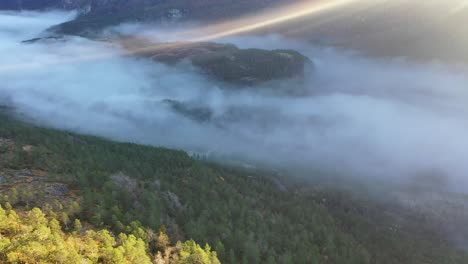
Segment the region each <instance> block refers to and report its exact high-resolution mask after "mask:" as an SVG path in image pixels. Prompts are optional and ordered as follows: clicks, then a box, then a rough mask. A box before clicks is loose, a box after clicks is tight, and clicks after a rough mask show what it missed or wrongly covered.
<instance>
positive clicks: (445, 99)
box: [0, 13, 468, 191]
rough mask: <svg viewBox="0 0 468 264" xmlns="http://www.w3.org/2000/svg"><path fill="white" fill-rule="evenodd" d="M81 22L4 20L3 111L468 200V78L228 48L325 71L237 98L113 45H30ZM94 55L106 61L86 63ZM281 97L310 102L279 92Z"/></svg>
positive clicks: (337, 56) (257, 41)
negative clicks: (421, 185) (440, 184)
mask: <svg viewBox="0 0 468 264" xmlns="http://www.w3.org/2000/svg"><path fill="white" fill-rule="evenodd" d="M72 16H73V14H68V13H67V14H64V13H42V14H39V13H0V52H1V53H2V62H1V64H0V68H3V70H0V79H1V80H2V82H1V83H0V95H1V96H0V100H3V104H8V105H11V106H13V107H15V108H16V109H17V111H18V112H20V113H22V114H24V115H25V116H26V117H28V118H30V119H32V120H35V122H38V123H40V124H43V125H47V126H51V127H56V128H61V129H67V130H72V131H76V132H79V133H88V134H93V135H99V136H104V137H107V138H111V139H115V140H121V141H131V142H138V143H144V144H152V145H161V146H167V147H172V148H181V149H185V150H192V151H198V152H203V153H212V154H213V155H215V156H222V157H231V158H240V157H242V158H243V159H245V160H250V161H252V163H255V162H263V163H266V164H270V165H273V166H279V167H281V166H295V167H303V168H311V169H317V168H320V169H330V170H333V171H338V172H340V173H343V174H346V175H352V176H353V177H362V178H366V179H379V180H384V179H385V180H389V181H398V182H405V181H411V180H410V179H412V178H413V177H420V176H421V175H425V174H434V173H437V175H440V176H441V177H444V179H446V180H447V183H448V184H449V185H450V186H453V187H454V188H456V189H457V190H461V191H468V185H467V184H468V177H467V176H466V175H467V173H468V163H466V162H465V159H466V157H467V156H468V140H466V134H467V132H468V104H467V103H466V102H467V101H468V77H467V76H468V75H467V74H466V69H465V67H464V66H463V65H443V64H437V63H432V64H416V63H411V62H407V61H404V60H401V59H373V58H368V57H364V56H360V55H359V54H355V53H352V52H348V51H342V50H336V49H326V48H316V47H313V46H310V45H306V44H303V43H299V42H294V41H291V40H286V39H283V38H281V37H279V36H263V37H255V36H253V37H242V38H230V39H224V40H221V41H223V42H229V43H234V44H237V45H239V46H240V47H256V48H265V49H273V48H292V49H296V50H299V51H301V52H302V53H303V54H305V55H307V56H308V57H309V58H311V59H312V60H313V61H314V64H315V68H314V69H313V70H312V69H311V70H310V71H308V72H307V76H306V77H305V80H303V81H297V80H296V81H283V82H278V83H271V84H266V85H264V86H265V87H249V88H244V89H232V88H231V89H226V88H225V87H223V84H221V83H219V82H214V81H212V80H210V79H209V78H208V77H207V76H204V75H201V74H199V73H198V72H197V71H195V70H194V69H192V68H191V67H190V66H189V65H179V66H176V67H169V66H165V65H162V64H157V63H154V62H152V61H149V60H146V59H142V58H131V57H119V56H112V57H108V56H106V57H105V58H99V54H115V55H118V54H119V53H121V51H122V50H121V49H120V48H119V47H118V46H117V45H114V44H110V43H107V42H97V41H91V40H87V39H83V38H79V37H67V38H66V39H63V40H45V41H39V42H36V43H31V44H24V43H21V40H24V39H29V38H34V37H35V36H37V35H38V34H40V32H41V31H42V30H44V29H46V28H47V27H48V26H50V25H53V24H56V23H59V22H62V21H63V20H64V17H65V18H71V17H72ZM135 28H140V27H138V26H135V27H131V26H127V27H125V30H126V31H125V33H127V34H129V33H132V32H134V29H135ZM161 32H162V33H161ZM163 33H164V31H160V32H159V34H160V36H158V38H160V39H161V38H164V34H163ZM145 36H148V31H145ZM92 54H96V58H95V59H86V60H79V59H77V58H80V57H83V56H88V57H89V56H90V55H92ZM25 65H26V66H25ZM31 65H32V66H31ZM34 65H35V66H34ZM44 65H45V66H44ZM282 89H288V90H291V89H298V90H301V91H302V92H301V93H300V94H301V95H300V96H299V95H297V94H296V95H287V94H285V93H282V92H278V93H277V92H275V91H278V90H282ZM2 98H3V99H2ZM165 99H171V100H178V101H180V102H184V103H187V104H189V105H192V106H194V107H200V108H203V109H208V108H209V109H210V110H211V111H212V116H213V118H212V121H210V122H198V121H196V120H193V119H191V118H189V117H187V116H184V115H181V114H180V113H177V112H175V111H173V110H172V108H171V107H170V106H168V104H167V103H165V102H164V100H165ZM233 113H234V114H233Z"/></svg>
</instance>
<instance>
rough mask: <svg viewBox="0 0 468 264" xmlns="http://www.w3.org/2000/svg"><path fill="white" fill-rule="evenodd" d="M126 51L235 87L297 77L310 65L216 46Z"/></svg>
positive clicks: (289, 53)
mask: <svg viewBox="0 0 468 264" xmlns="http://www.w3.org/2000/svg"><path fill="white" fill-rule="evenodd" d="M125 45H126V47H127V48H128V49H129V50H135V52H136V53H137V54H138V55H140V56H144V57H148V58H151V59H152V60H154V61H157V62H163V63H166V64H176V63H179V62H182V61H189V62H191V63H192V64H193V65H194V66H195V67H196V68H198V69H199V70H200V71H202V72H203V73H205V74H208V75H209V76H212V77H213V78H214V79H217V80H220V81H223V82H227V83H231V84H236V85H255V84H260V83H263V82H268V81H273V80H280V79H288V78H294V77H301V76H302V75H303V74H304V70H305V67H306V65H307V64H309V65H311V64H312V62H311V61H310V60H309V59H308V58H307V57H305V56H303V55H302V54H300V53H299V52H296V51H294V50H262V49H239V48H237V47H236V46H234V45H230V44H218V43H166V44H159V45H152V46H150V48H147V46H144V45H142V44H141V43H140V44H139V45H141V46H135V45H134V43H133V44H132V45H129V44H128V43H127V44H124V46H125Z"/></svg>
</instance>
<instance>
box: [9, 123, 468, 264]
mask: <svg viewBox="0 0 468 264" xmlns="http://www.w3.org/2000/svg"><path fill="white" fill-rule="evenodd" d="M0 157H1V158H0V194H2V197H1V199H2V200H3V204H5V203H6V202H8V203H10V204H11V205H12V206H13V207H14V208H15V209H16V210H17V211H29V210H30V209H31V208H34V207H39V208H41V210H42V211H43V212H45V213H46V215H48V217H49V218H50V219H56V220H55V221H57V220H58V221H59V222H61V223H62V228H61V229H62V230H63V231H60V230H59V229H60V228H56V230H57V232H58V235H57V237H62V239H64V238H63V237H69V236H70V237H72V238H73V239H74V240H76V241H77V243H81V242H82V241H86V239H91V240H98V239H101V238H99V237H96V235H90V234H101V233H103V232H104V233H105V232H106V231H97V232H96V231H92V230H93V229H95V228H100V229H108V230H111V232H114V233H116V234H117V233H122V234H125V235H119V236H117V237H114V236H112V235H110V234H109V236H110V237H113V238H112V239H114V240H112V239H111V241H112V243H110V244H109V245H110V246H108V247H106V248H107V249H108V250H109V252H114V251H118V252H126V251H125V250H124V251H123V250H122V249H121V247H125V246H124V244H125V243H126V241H127V244H130V245H129V252H134V251H140V252H141V251H142V250H144V251H145V252H147V254H148V256H151V257H150V259H151V260H152V261H154V262H155V263H162V262H161V260H166V263H168V261H176V259H177V261H179V262H178V263H217V257H219V259H220V260H221V261H222V262H223V263H434V264H435V263H437V264H439V263H468V259H467V256H466V255H465V254H464V253H463V252H459V251H457V250H454V249H453V248H452V247H450V245H449V244H448V243H447V242H445V241H444V240H442V239H441V238H440V237H438V236H436V235H435V234H432V233H429V232H428V233H423V234H421V233H422V232H417V231H414V230H415V228H405V226H402V227H399V228H394V229H392V230H389V226H391V224H392V219H391V217H388V216H386V215H384V214H383V213H382V210H381V208H380V205H379V204H377V203H376V202H373V201H371V200H366V201H361V200H353V199H351V196H350V195H349V194H347V193H343V192H334V191H326V192H322V191H317V190H316V189H315V188H314V186H312V185H310V184H307V183H301V184H300V186H297V185H296V184H294V183H292V182H291V183H285V184H286V187H287V189H288V190H284V188H280V187H279V186H278V183H277V182H276V181H274V180H272V178H271V177H270V175H269V174H268V173H265V172H261V171H252V170H249V171H246V170H241V169H237V168H229V167H225V166H219V165H215V164H209V163H205V162H202V161H197V160H194V159H192V158H190V157H189V156H188V155H187V154H186V153H185V152H182V151H176V150H169V149H164V148H154V147H149V146H141V145H136V144H130V143H116V142H111V141H107V140H103V139H100V138H96V137H90V136H80V135H75V134H72V133H66V132H61V131H56V130H51V129H46V128H40V127H35V126H31V125H28V124H24V123H21V122H18V121H15V120H13V119H12V118H9V117H6V116H1V115H0ZM31 186H33V187H31ZM22 190H27V191H22ZM324 199H326V200H327V202H324ZM328 201H329V202H328ZM7 211H8V210H7ZM10 211H11V210H10ZM31 212H34V213H31ZM39 212H40V211H39V210H38V209H33V210H32V211H30V212H27V213H25V214H24V215H25V216H26V219H24V220H15V221H20V222H21V223H22V224H23V223H26V222H28V221H29V220H27V218H28V217H27V216H28V215H31V214H39ZM18 215H19V214H18ZM6 217H9V215H8V213H6ZM408 217H410V218H411V216H410V215H409V216H408ZM49 218H48V219H49ZM78 219H80V220H78ZM414 219H417V218H414ZM411 220H412V219H410V220H409V221H408V222H411ZM51 221H54V220H48V221H42V222H43V223H44V225H46V226H48V228H50V229H52V227H51V226H50V222H51ZM9 226H10V227H11V226H12V225H9V224H8V225H6V227H7V228H9ZM55 226H56V225H55ZM83 227H84V229H86V230H89V232H88V231H79V230H84V229H83ZM28 230H29V229H28ZM33 230H34V228H33ZM77 230H78V231H77ZM156 230H158V231H156ZM424 231H425V230H424ZM31 232H33V231H31ZM51 232H52V231H51ZM61 232H64V233H61ZM73 232H75V233H73ZM93 232H94V233H93ZM88 233H89V234H88ZM0 234H1V235H2V237H6V238H8V239H10V240H11V241H13V240H12V238H13V237H14V236H12V235H11V234H6V233H4V231H0ZM70 234H71V235H70ZM34 239H36V238H34ZM34 239H32V240H33V241H34ZM57 239H58V238H57ZM0 241H7V240H0ZM29 241H30V240H29ZM60 241H61V240H60ZM63 241H66V239H65V240H63ZM114 241H115V242H114ZM128 241H130V242H128ZM171 241H187V242H185V243H183V244H182V243H177V244H175V245H173V246H171ZM48 243H55V242H54V241H50V242H48ZM197 243H198V244H200V245H207V246H206V247H203V248H202V247H200V246H199V245H198V244H197ZM90 244H92V243H90ZM208 245H211V247H210V246H208ZM101 246H102V245H101ZM71 249H73V247H71ZM71 249H70V250H71ZM14 250H17V249H15V248H11V251H10V249H9V250H6V249H5V247H1V250H0V254H3V255H2V256H3V257H4V258H5V257H8V256H9V253H10V252H13V251H14ZM213 250H214V251H216V253H213ZM93 252H95V251H93ZM98 252H100V251H99V250H98ZM82 253H83V252H82ZM93 254H94V253H93ZM96 254H98V253H96ZM103 254H104V253H103ZM112 254H113V253H112ZM119 254H120V253H119ZM12 256H13V255H12ZM70 256H75V255H74V253H73V252H72V253H70ZM131 256H132V255H131V254H130V255H128V256H127V255H126V254H124V253H122V254H120V255H118V256H116V257H119V258H131ZM79 257H81V258H89V259H90V260H92V261H94V260H96V256H95V255H93V256H88V255H86V254H84V253H83V254H81V255H80V256H79ZM111 257H113V256H111ZM97 260H99V261H101V262H104V259H100V258H99V257H98V258H97ZM158 261H159V262H158ZM175 263H177V262H175Z"/></svg>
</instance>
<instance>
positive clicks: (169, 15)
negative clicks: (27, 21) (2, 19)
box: [0, 0, 298, 34]
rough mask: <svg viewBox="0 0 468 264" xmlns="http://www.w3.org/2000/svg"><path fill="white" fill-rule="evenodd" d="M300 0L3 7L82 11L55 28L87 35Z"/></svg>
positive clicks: (31, 0)
mask: <svg viewBox="0 0 468 264" xmlns="http://www.w3.org/2000/svg"><path fill="white" fill-rule="evenodd" d="M294 1H298V0H290V1H285V0H237V1H232V0H3V1H0V10H47V9H65V10H73V9H75V10H79V11H81V15H79V16H78V18H77V19H76V20H74V21H70V22H67V23H64V24H62V25H60V26H58V27H55V28H54V29H55V30H56V31H57V32H59V33H64V34H84V33H85V32H90V31H96V30H100V29H102V28H104V27H107V26H113V25H117V24H120V23H122V22H135V21H147V22H167V21H170V22H173V21H183V20H197V21H215V20H223V19H229V18H233V17H236V16H240V15H245V14H249V13H255V12H258V10H260V9H265V8H270V7H273V6H275V5H277V4H281V3H285V2H294Z"/></svg>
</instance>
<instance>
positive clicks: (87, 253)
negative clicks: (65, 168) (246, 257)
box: [0, 203, 219, 264]
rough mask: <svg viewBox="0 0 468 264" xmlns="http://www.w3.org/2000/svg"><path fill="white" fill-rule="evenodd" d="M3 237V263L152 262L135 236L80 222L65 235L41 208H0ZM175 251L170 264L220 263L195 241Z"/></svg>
mask: <svg viewBox="0 0 468 264" xmlns="http://www.w3.org/2000/svg"><path fill="white" fill-rule="evenodd" d="M7 207H10V206H9V204H8V203H7ZM0 234H1V236H0V261H1V262H2V263H5V262H8V263H109V264H110V263H112V264H116V263H129V264H130V263H141V264H150V263H153V262H152V261H151V256H150V255H149V254H148V247H149V246H148V244H147V243H145V241H143V239H141V238H137V237H136V236H135V235H133V234H130V235H127V234H124V233H121V234H120V235H118V236H117V237H115V236H114V235H113V234H112V233H110V232H109V231H107V230H105V229H104V230H99V231H94V230H92V229H89V230H86V231H85V229H84V228H83V227H82V225H81V224H80V221H79V220H78V219H75V225H74V228H73V231H71V232H64V231H63V230H62V227H61V226H60V223H59V221H58V220H57V219H55V218H50V217H49V218H48V217H46V215H45V214H44V213H43V212H42V211H41V210H40V209H38V208H34V209H32V210H30V211H27V212H22V213H17V212H15V211H14V210H12V209H8V210H4V209H3V208H2V207H1V206H0ZM174 248H175V251H173V252H172V256H171V263H180V264H186V263H207V264H208V263H209V264H211V263H212V264H216V263H219V260H218V258H217V256H216V253H215V252H212V251H211V249H210V247H209V246H207V247H206V248H205V249H203V248H201V247H200V245H198V244H196V243H195V242H194V241H192V240H190V241H187V242H185V243H183V244H182V243H180V242H178V244H177V245H176V246H175V247H174ZM158 258H160V259H162V257H161V253H159V254H158V255H157V256H156V258H155V261H157V260H158Z"/></svg>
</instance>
